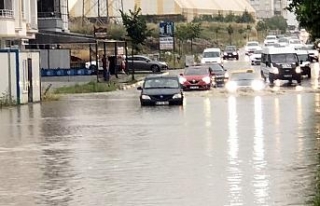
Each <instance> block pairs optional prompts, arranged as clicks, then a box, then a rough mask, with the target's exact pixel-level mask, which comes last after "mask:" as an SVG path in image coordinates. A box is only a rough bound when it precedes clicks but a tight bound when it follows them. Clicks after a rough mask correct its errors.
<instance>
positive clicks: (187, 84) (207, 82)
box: [180, 65, 213, 90]
mask: <svg viewBox="0 0 320 206" xmlns="http://www.w3.org/2000/svg"><path fill="white" fill-rule="evenodd" d="M180 82H181V84H182V86H183V90H206V89H210V88H211V86H212V84H213V74H212V70H211V68H210V66H208V65H204V66H191V67H186V68H185V70H184V73H183V74H181V77H180Z"/></svg>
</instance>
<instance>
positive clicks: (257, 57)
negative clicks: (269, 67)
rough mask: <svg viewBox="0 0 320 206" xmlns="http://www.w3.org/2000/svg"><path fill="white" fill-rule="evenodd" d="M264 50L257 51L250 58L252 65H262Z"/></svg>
mask: <svg viewBox="0 0 320 206" xmlns="http://www.w3.org/2000/svg"><path fill="white" fill-rule="evenodd" d="M261 54H262V50H255V51H254V52H253V54H251V56H250V61H251V65H260V63H261Z"/></svg>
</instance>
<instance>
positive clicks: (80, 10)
mask: <svg viewBox="0 0 320 206" xmlns="http://www.w3.org/2000/svg"><path fill="white" fill-rule="evenodd" d="M135 6H137V7H140V8H141V9H142V14H148V15H177V14H181V15H183V16H185V17H186V19H187V20H188V21H191V20H193V18H194V17H196V16H198V15H213V14H218V13H222V14H224V15H226V14H228V13H229V12H233V13H234V14H236V15H241V14H243V12H244V11H245V10H247V11H248V12H249V13H251V14H252V15H253V16H255V10H254V8H253V7H252V6H251V5H250V3H249V2H248V1H247V0H228V1H222V0H105V1H101V0H70V1H69V12H70V16H72V17H80V16H86V17H98V16H100V17H104V16H108V17H111V18H120V12H119V10H120V9H121V10H123V11H125V12H128V10H129V9H131V10H133V9H134V7H135Z"/></svg>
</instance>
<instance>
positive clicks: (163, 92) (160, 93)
mask: <svg viewBox="0 0 320 206" xmlns="http://www.w3.org/2000/svg"><path fill="white" fill-rule="evenodd" d="M179 80H180V79H179V76H178V75H150V76H147V77H146V78H145V79H144V82H143V85H142V86H139V87H138V88H137V89H138V90H140V91H141V94H140V103H141V106H152V105H183V98H184V96H183V90H182V86H181V84H180V81H179Z"/></svg>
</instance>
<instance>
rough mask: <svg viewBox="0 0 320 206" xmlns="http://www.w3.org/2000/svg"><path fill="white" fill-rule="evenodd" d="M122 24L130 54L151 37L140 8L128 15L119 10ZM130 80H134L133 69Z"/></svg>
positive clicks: (130, 11)
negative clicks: (127, 39)
mask: <svg viewBox="0 0 320 206" xmlns="http://www.w3.org/2000/svg"><path fill="white" fill-rule="evenodd" d="M120 14H121V17H122V22H123V25H124V27H125V28H126V31H127V36H128V37H129V38H130V40H131V47H132V54H134V51H139V50H140V45H143V44H144V43H145V40H146V39H147V38H148V37H149V36H151V31H152V30H150V29H148V27H147V22H146V20H145V18H144V16H142V15H141V8H137V7H135V8H134V10H133V11H132V10H131V9H130V10H129V14H127V13H124V12H123V11H122V10H120ZM132 80H134V67H133V70H132Z"/></svg>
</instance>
